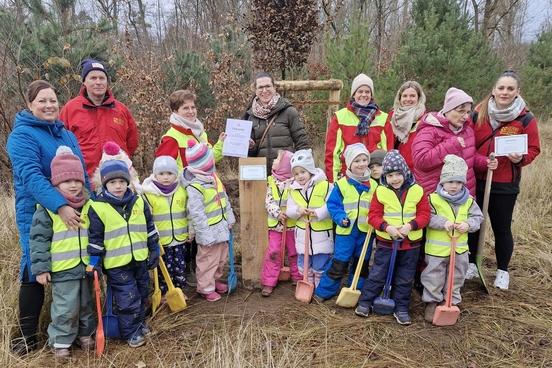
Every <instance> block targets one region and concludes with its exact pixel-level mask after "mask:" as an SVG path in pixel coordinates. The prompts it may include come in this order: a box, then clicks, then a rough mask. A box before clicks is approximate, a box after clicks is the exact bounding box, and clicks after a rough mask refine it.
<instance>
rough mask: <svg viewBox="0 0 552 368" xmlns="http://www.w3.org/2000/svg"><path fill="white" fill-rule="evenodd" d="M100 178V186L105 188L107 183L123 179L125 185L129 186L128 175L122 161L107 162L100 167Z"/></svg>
mask: <svg viewBox="0 0 552 368" xmlns="http://www.w3.org/2000/svg"><path fill="white" fill-rule="evenodd" d="M100 176H101V178H102V185H103V186H104V187H105V185H106V184H107V182H108V181H110V180H113V179H124V180H125V181H126V182H127V184H130V173H129V171H128V167H127V165H126V164H125V162H124V161H121V160H108V161H105V162H104V163H103V164H102V166H101V167H100Z"/></svg>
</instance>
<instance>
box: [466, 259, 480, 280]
mask: <svg viewBox="0 0 552 368" xmlns="http://www.w3.org/2000/svg"><path fill="white" fill-rule="evenodd" d="M478 278H479V272H478V271H477V266H476V264H475V263H470V264H469V265H468V271H467V272H466V280H473V279H478Z"/></svg>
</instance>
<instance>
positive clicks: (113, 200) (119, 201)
mask: <svg viewBox="0 0 552 368" xmlns="http://www.w3.org/2000/svg"><path fill="white" fill-rule="evenodd" d="M101 197H103V198H105V199H106V200H107V201H108V202H109V203H110V204H112V205H115V206H119V207H125V206H126V205H127V204H129V203H130V202H131V201H132V200H133V199H134V193H133V192H132V190H130V188H128V189H127V191H126V192H125V194H124V195H123V198H119V197H117V196H114V195H113V194H111V193H110V192H109V190H107V189H106V188H104V189H103V191H102V193H101V194H100V198H101Z"/></svg>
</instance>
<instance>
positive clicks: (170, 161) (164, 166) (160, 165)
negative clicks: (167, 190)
mask: <svg viewBox="0 0 552 368" xmlns="http://www.w3.org/2000/svg"><path fill="white" fill-rule="evenodd" d="M162 172H170V173H173V174H175V175H177V176H178V165H177V163H176V160H175V159H174V158H172V157H171V156H159V157H157V158H156V159H155V161H153V174H154V175H159V174H161V173H162Z"/></svg>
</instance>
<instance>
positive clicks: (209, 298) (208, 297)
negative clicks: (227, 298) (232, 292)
mask: <svg viewBox="0 0 552 368" xmlns="http://www.w3.org/2000/svg"><path fill="white" fill-rule="evenodd" d="M198 294H199V295H201V296H202V297H203V298H205V300H207V301H208V302H216V301H217V300H220V299H221V298H222V297H221V296H220V294H219V293H217V292H216V291H211V292H210V293H207V294H202V293H198Z"/></svg>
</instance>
